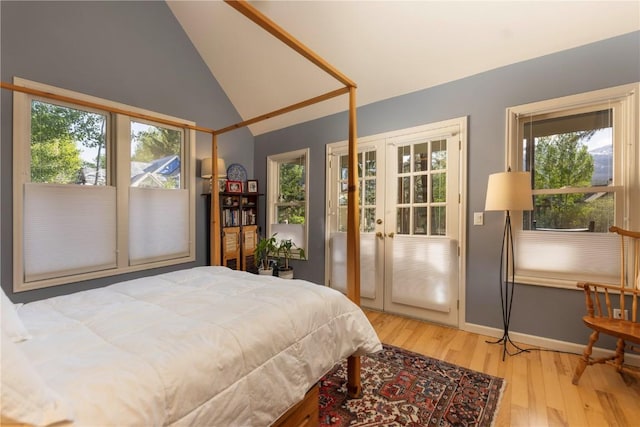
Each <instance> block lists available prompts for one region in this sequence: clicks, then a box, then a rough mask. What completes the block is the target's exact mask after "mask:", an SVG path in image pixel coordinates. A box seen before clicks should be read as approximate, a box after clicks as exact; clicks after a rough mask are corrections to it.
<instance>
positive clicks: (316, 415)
mask: <svg viewBox="0 0 640 427" xmlns="http://www.w3.org/2000/svg"><path fill="white" fill-rule="evenodd" d="M319 390H320V385H319V384H316V385H314V386H313V387H312V388H311V390H309V391H308V392H307V394H305V396H304V399H302V400H301V401H300V402H298V403H296V404H295V405H294V406H293V407H292V408H291V409H289V410H288V411H287V412H286V413H285V414H284V415H283V416H281V417H280V418H279V419H278V420H277V421H276V422H275V423H273V425H272V426H273V427H317V426H318V425H319V424H320V400H319V399H318V396H319V395H320V391H319Z"/></svg>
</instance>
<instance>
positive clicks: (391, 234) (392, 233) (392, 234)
mask: <svg viewBox="0 0 640 427" xmlns="http://www.w3.org/2000/svg"><path fill="white" fill-rule="evenodd" d="M395 234H396V233H394V232H393V231H392V232H391V233H389V234H387V236H389V237H391V238H392V239H393V236H395Z"/></svg>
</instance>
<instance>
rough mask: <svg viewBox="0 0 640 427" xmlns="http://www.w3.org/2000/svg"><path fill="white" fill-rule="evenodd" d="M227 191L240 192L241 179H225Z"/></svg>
mask: <svg viewBox="0 0 640 427" xmlns="http://www.w3.org/2000/svg"><path fill="white" fill-rule="evenodd" d="M227 193H242V181H227Z"/></svg>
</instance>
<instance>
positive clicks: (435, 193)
mask: <svg viewBox="0 0 640 427" xmlns="http://www.w3.org/2000/svg"><path fill="white" fill-rule="evenodd" d="M431 186H432V188H431V201H432V202H435V203H441V202H442V203H444V202H446V201H447V173H446V172H442V173H436V174H433V175H431Z"/></svg>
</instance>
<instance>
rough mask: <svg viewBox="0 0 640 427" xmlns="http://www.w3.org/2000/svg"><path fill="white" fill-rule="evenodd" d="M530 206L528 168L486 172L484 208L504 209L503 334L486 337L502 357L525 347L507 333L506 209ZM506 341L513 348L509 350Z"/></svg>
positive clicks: (509, 253)
mask: <svg viewBox="0 0 640 427" xmlns="http://www.w3.org/2000/svg"><path fill="white" fill-rule="evenodd" d="M532 209H533V198H532V195H531V174H530V173H529V172H511V169H509V171H508V172H500V173H494V174H491V175H489V183H488V184H487V199H486V202H485V210H487V211H505V212H506V217H505V222H504V232H503V234H502V250H501V251H500V302H501V306H502V324H503V327H504V328H503V335H502V338H500V339H499V340H497V341H487V342H488V343H490V344H502V360H504V359H505V356H506V355H507V354H508V355H509V356H514V355H516V354H519V353H522V352H524V351H528V350H526V349H523V348H520V347H518V346H517V345H516V344H514V342H513V341H511V338H510V337H509V323H510V322H511V306H512V305H513V291H514V285H515V265H514V261H515V259H514V255H513V234H512V231H511V215H510V214H509V212H510V211H526V210H529V211H530V210H532ZM507 344H510V345H511V346H512V347H514V348H515V350H514V351H513V352H511V351H509V349H508V348H507Z"/></svg>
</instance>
